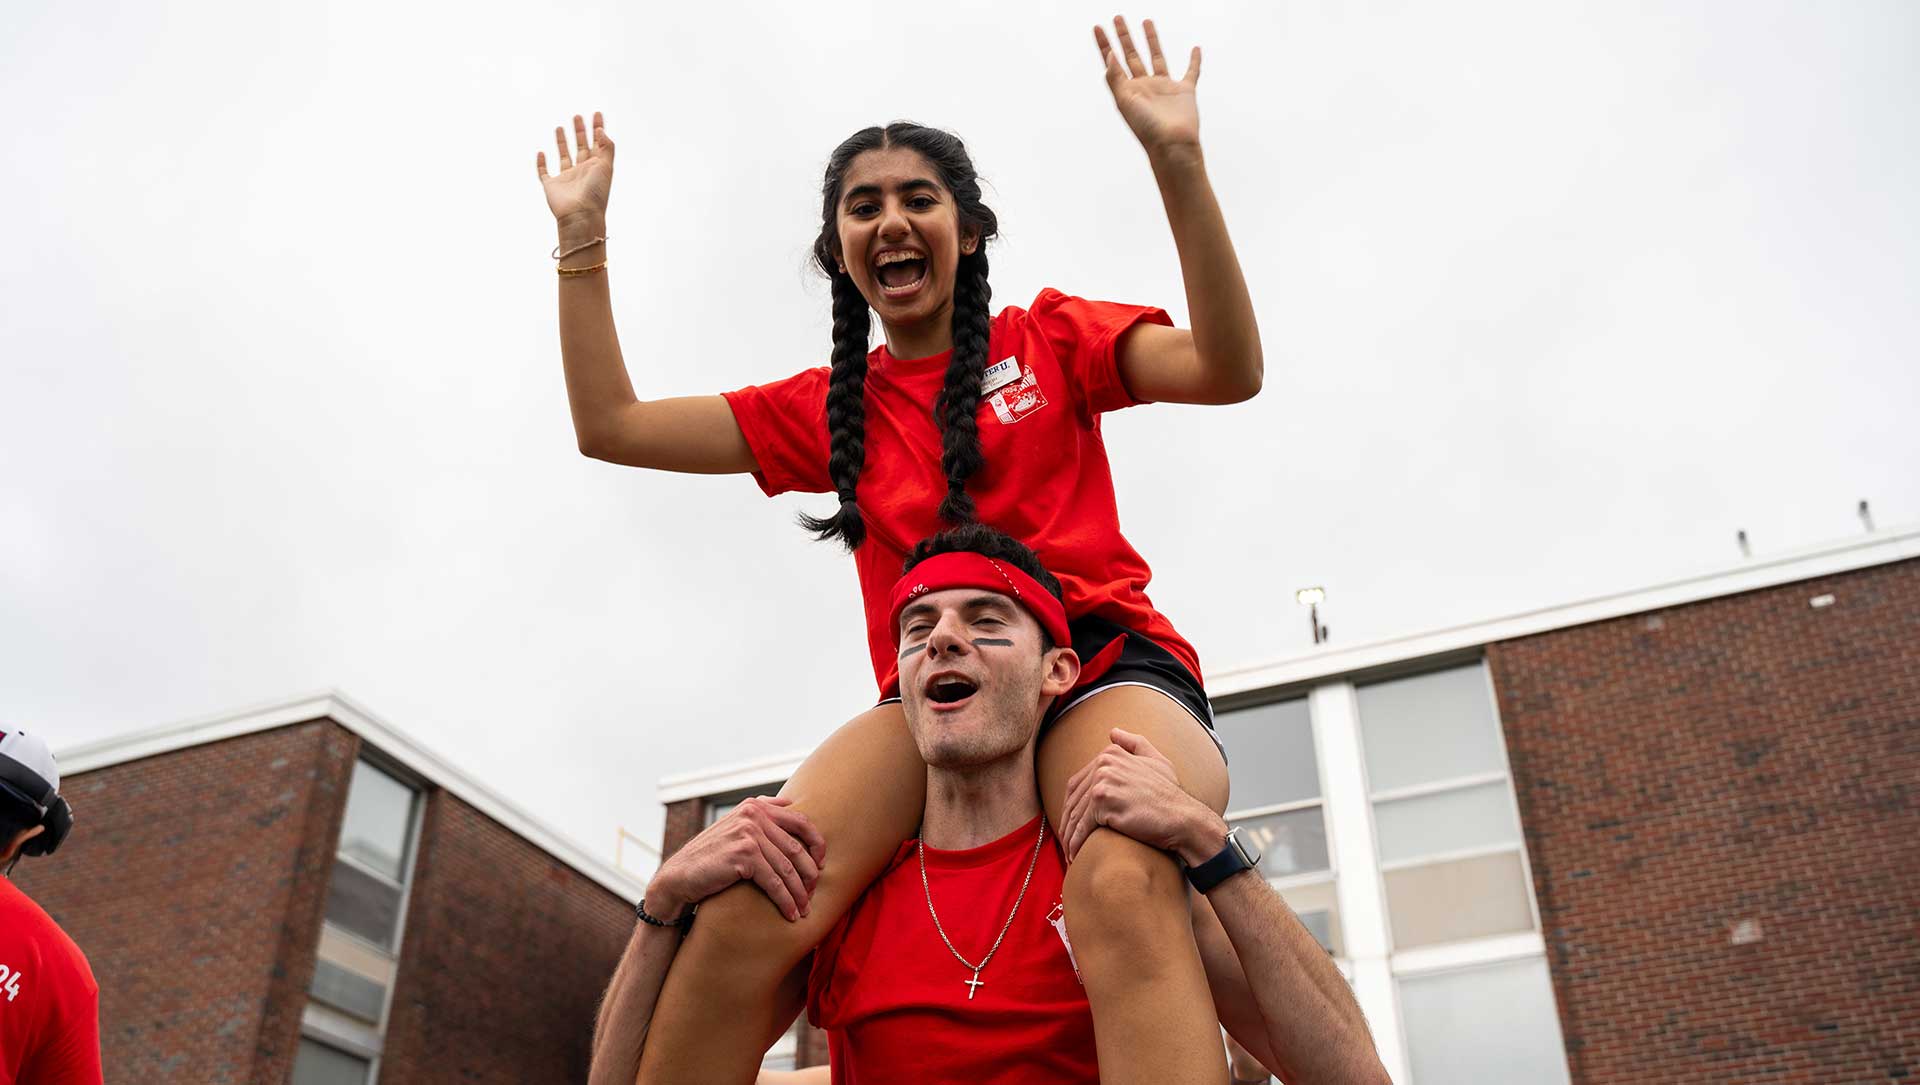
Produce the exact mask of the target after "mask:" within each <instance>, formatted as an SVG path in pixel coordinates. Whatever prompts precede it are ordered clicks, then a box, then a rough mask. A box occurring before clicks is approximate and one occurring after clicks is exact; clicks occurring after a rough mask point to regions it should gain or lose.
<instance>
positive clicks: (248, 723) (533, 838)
mask: <svg viewBox="0 0 1920 1085" xmlns="http://www.w3.org/2000/svg"><path fill="white" fill-rule="evenodd" d="M317 719H330V720H332V721H333V722H334V723H337V724H339V725H340V726H342V727H344V728H346V729H347V730H349V731H351V732H353V733H354V734H356V735H358V736H359V737H360V738H361V740H362V741H364V742H367V743H368V744H370V745H372V746H374V747H376V748H377V749H379V750H380V751H381V752H382V753H384V754H386V755H387V756H388V757H389V758H392V759H393V760H395V761H397V762H399V763H400V764H401V765H402V766H404V767H405V768H407V769H408V770H410V771H412V772H414V773H416V774H418V775H419V776H421V777H422V778H424V779H426V780H427V781H429V782H431V783H432V784H434V785H435V786H437V787H440V788H443V789H445V790H446V791H448V792H450V793H452V794H453V795H455V796H457V797H459V798H460V800H461V801H463V802H465V803H466V804H467V805H469V806H471V807H473V808H474V809H476V810H478V811H480V812H481V813H483V814H485V815H487V816H488V817H490V818H492V819H493V820H495V821H497V822H499V823H500V824H501V825H503V826H505V827H506V828H507V829H508V830H509V831H510V832H512V833H514V834H515V835H516V836H519V837H520V838H521V839H523V840H526V841H527V842H528V843H530V844H532V845H534V846H535V847H537V848H539V849H540V850H542V851H544V852H546V853H547V854H548V855H551V856H552V857H553V858H555V859H558V860H559V861H560V862H562V863H565V864H566V865H567V866H569V867H572V868H573V869H574V870H575V871H577V872H579V873H580V874H583V875H585V876H586V877H588V878H591V879H592V880H593V881H595V882H597V883H599V885H600V886H601V887H602V888H604V889H606V890H607V891H609V892H611V893H613V894H614V895H615V896H618V897H620V898H622V899H624V900H627V901H629V902H632V901H637V900H639V899H640V894H641V892H642V890H643V888H644V887H643V886H641V884H640V883H639V882H638V881H637V880H635V879H634V878H633V877H631V876H630V875H628V874H627V873H625V872H624V871H622V870H620V869H618V868H617V867H615V866H613V865H612V864H610V863H607V862H604V861H602V860H600V859H598V858H595V857H594V856H593V854H592V853H591V852H588V851H587V850H586V849H584V848H582V847H581V846H580V845H578V844H576V843H574V842H573V841H572V840H570V839H568V838H567V837H565V836H562V835H561V834H560V833H559V832H558V831H557V830H554V829H552V828H550V827H549V826H547V825H546V824H544V823H543V822H541V821H540V820H539V819H538V818H536V817H535V816H534V815H533V814H531V813H529V812H528V811H527V810H526V809H524V808H523V807H521V806H520V805H518V804H517V803H515V802H513V801H512V800H511V799H508V798H507V797H506V796H504V795H501V794H500V793H499V792H497V791H495V790H493V789H492V788H490V787H488V786H486V785H485V784H482V783H480V782H479V781H478V780H476V779H474V778H473V777H471V776H469V775H468V774H467V773H466V772H465V771H463V770H461V769H460V768H459V767H457V766H455V765H454V764H453V763H452V762H450V761H448V760H447V759H446V758H444V757H442V756H440V755H439V754H438V753H436V752H434V751H433V750H431V749H428V748H427V747H425V746H423V745H421V744H420V743H419V742H417V741H415V740H414V739H412V738H411V737H409V736H408V735H407V734H406V733H405V732H402V731H400V730H399V729H397V728H395V727H394V726H393V725H391V724H389V723H387V722H386V721H385V720H382V719H381V718H380V717H378V716H376V715H374V713H373V712H371V711H369V710H368V709H366V708H365V707H363V706H361V705H360V704H359V703H357V702H355V701H354V700H353V699H352V698H350V697H348V696H347V695H346V694H344V693H341V692H340V691H338V690H325V691H322V692H319V693H309V694H304V695H302V696H298V697H291V698H287V699H284V700H278V701H271V702H267V703H265V704H259V705H254V706H252V707H250V708H244V709H240V710H238V711H234V712H224V713H221V714H218V715H214V716H204V717H200V718H196V719H190V720H186V721H183V722H179V723H171V724H164V725H162V726H159V727H154V728H151V729H148V730H145V731H138V732H135V733H133V734H130V735H122V736H119V737H117V738H109V739H103V740H100V741H97V742H89V743H83V744H81V745H78V746H74V747H72V748H70V749H66V750H61V751H59V752H58V753H57V754H56V757H57V758H58V760H59V763H60V771H61V774H62V775H63V776H69V775H74V774H77V773H83V772H91V771H93V770H94V769H102V768H107V767H109V766H112V765H120V764H125V763H127V762H129V761H138V760H141V759H143V758H148V757H155V756H158V755H160V754H165V753H172V752H174V751H176V750H184V749H187V748H189V747H193V746H204V745H206V744H207V743H210V742H219V741H222V740H224V739H229V738H239V737H241V736H243V735H251V734H258V733H260V732H262V731H271V730H274V729H276V728H280V727H287V726H290V725H292V724H296V723H306V722H308V721H310V720H317Z"/></svg>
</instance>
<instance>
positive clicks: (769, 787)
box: [702, 780, 787, 825]
mask: <svg viewBox="0 0 1920 1085" xmlns="http://www.w3.org/2000/svg"><path fill="white" fill-rule="evenodd" d="M785 786H787V782H786V781H785V780H775V781H774V782H772V783H770V784H760V785H758V786H756V787H743V788H741V789H740V790H738V791H729V792H726V793H725V794H721V795H708V796H707V797H706V798H705V799H704V800H702V807H703V809H704V810H705V816H706V820H705V822H704V824H706V825H712V824H713V823H714V822H716V821H719V820H720V819H721V818H723V817H726V816H727V815H728V814H730V813H732V812H733V808H734V807H736V806H739V805H740V804H741V803H743V802H745V801H746V800H748V799H751V798H753V797H754V796H756V795H778V794H780V789H781V788H783V787H785Z"/></svg>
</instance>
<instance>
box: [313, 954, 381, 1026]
mask: <svg viewBox="0 0 1920 1085" xmlns="http://www.w3.org/2000/svg"><path fill="white" fill-rule="evenodd" d="M309 990H310V991H311V992H312V994H313V997H314V1001H316V1002H324V1003H326V1004H327V1005H329V1006H332V1007H333V1008H334V1009H336V1010H340V1011H341V1012H343V1013H349V1014H352V1015H353V1016H355V1017H358V1018H359V1019H361V1020H362V1021H365V1022H367V1023H369V1024H374V1025H377V1024H379V1023H380V1003H381V1001H382V1000H383V999H385V998H386V994H387V989H386V988H385V987H382V986H380V985H379V984H378V983H375V982H374V981H372V980H370V979H368V978H366V977H365V976H359V975H355V974H354V973H352V972H349V971H347V970H346V969H344V968H341V967H340V966H339V965H337V964H334V963H333V962H332V961H320V962H318V963H316V964H315V965H314V967H313V986H312V987H311V988H309Z"/></svg>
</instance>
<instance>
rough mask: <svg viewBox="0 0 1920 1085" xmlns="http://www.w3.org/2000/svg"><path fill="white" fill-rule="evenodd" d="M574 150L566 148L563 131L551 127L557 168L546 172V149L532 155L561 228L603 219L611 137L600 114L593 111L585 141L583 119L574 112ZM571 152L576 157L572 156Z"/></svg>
mask: <svg viewBox="0 0 1920 1085" xmlns="http://www.w3.org/2000/svg"><path fill="white" fill-rule="evenodd" d="M573 140H574V144H575V146H576V148H577V150H576V151H575V153H574V154H569V153H568V152H567V132H566V129H564V128H555V129H554V130H553V145H554V148H555V149H556V150H558V151H559V154H560V172H559V173H548V172H547V152H545V151H541V152H540V153H539V154H538V155H536V156H534V165H535V166H536V167H537V168H538V170H539V173H540V187H541V188H543V189H545V190H546V193H547V209H548V210H550V211H552V212H553V217H554V219H555V220H556V221H557V222H559V223H560V225H561V227H562V228H565V227H566V226H567V224H568V223H570V222H592V221H604V219H605V218H606V214H607V197H608V195H609V194H610V193H611V192H612V190H613V140H612V139H610V138H609V137H608V136H607V129H606V126H605V122H604V121H602V120H601V119H600V114H598V113H595V114H594V115H593V142H592V143H588V142H587V122H586V121H584V120H582V119H581V118H580V115H579V114H577V113H576V114H574V118H573ZM575 154H577V155H578V158H577V159H576V158H575Z"/></svg>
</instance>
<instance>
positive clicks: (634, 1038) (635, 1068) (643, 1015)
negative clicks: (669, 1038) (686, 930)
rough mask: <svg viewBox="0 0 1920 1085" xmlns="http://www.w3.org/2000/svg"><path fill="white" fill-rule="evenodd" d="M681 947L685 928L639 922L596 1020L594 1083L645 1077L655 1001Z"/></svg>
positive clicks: (612, 1084) (629, 1083) (628, 1084)
mask: <svg viewBox="0 0 1920 1085" xmlns="http://www.w3.org/2000/svg"><path fill="white" fill-rule="evenodd" d="M679 950H680V932H679V930H677V929H675V928H672V927H655V926H652V925H650V924H647V923H641V924H639V925H637V926H635V927H634V929H633V938H632V939H630V940H629V941H628V942H627V951H626V953H625V954H624V955H623V956H621V958H620V964H619V967H617V968H615V969H614V970H613V980H612V981H611V982H610V983H608V984H607V993H606V996H605V997H604V998H602V999H601V1001H600V1015H599V1017H598V1019H596V1020H595V1021H594V1026H593V1066H592V1069H591V1070H590V1071H589V1072H588V1077H587V1081H588V1085H633V1083H634V1081H635V1080H636V1079H638V1078H639V1076H640V1053H641V1052H642V1051H643V1050H644V1049H645V1048H646V1043H647V1027H648V1026H649V1025H650V1024H652V1022H653V1008H654V1004H655V1003H657V1002H658V1001H659V999H660V988H661V987H662V986H664V985H665V984H666V982H667V968H668V967H669V966H670V965H672V964H673V957H674V954H675V953H677V952H679Z"/></svg>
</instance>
